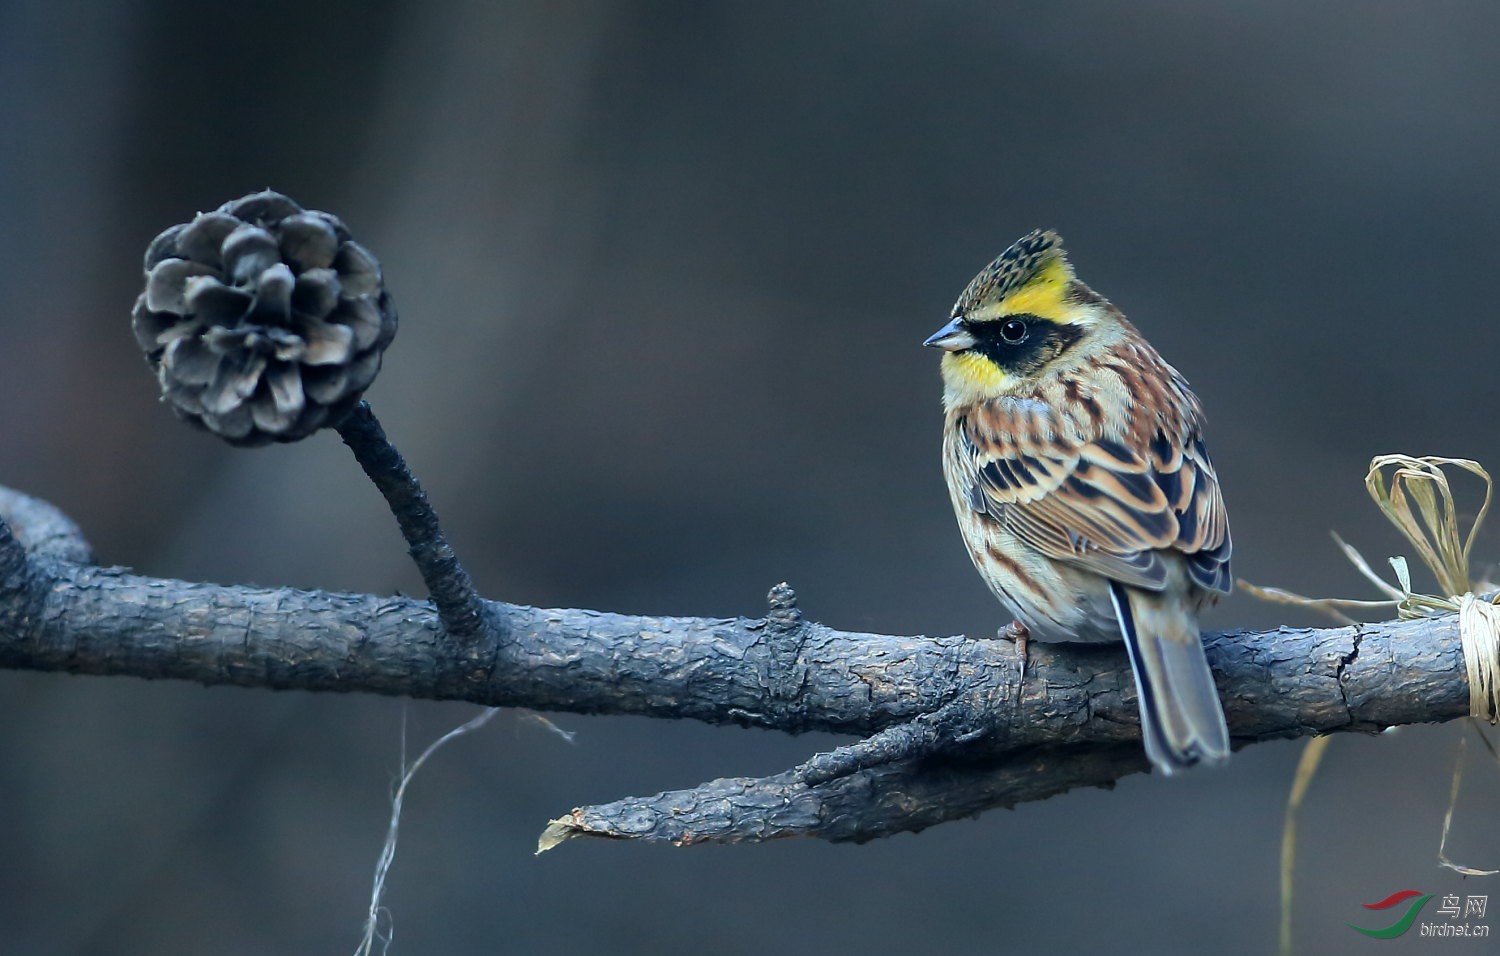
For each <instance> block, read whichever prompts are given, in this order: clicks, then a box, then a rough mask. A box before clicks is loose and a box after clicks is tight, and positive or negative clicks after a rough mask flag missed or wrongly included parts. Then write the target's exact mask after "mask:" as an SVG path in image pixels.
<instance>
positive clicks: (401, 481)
mask: <svg viewBox="0 0 1500 956" xmlns="http://www.w3.org/2000/svg"><path fill="white" fill-rule="evenodd" d="M338 433H339V437H340V438H342V439H343V440H344V444H346V445H348V446H349V450H350V451H352V452H354V457H355V458H356V459H357V460H358V461H359V465H360V467H361V468H363V469H364V471H365V474H366V475H369V476H370V480H371V481H373V482H374V483H375V487H376V488H379V489H380V493H381V494H382V495H384V496H385V500H386V504H388V505H390V508H391V514H393V515H395V516H396V523H397V524H399V525H400V526H401V535H402V537H404V538H406V543H407V546H408V550H409V552H410V554H411V557H412V560H413V561H415V562H416V563H417V570H418V571H420V572H421V573H422V580H423V582H424V583H425V584H426V585H427V592H428V593H429V594H430V595H432V603H433V604H434V605H435V606H436V607H437V611H438V616H439V617H440V618H441V619H442V622H443V627H444V628H445V629H446V630H447V631H448V633H449V634H451V635H453V636H454V637H455V638H458V639H459V640H462V641H471V640H473V639H474V638H475V637H476V636H477V635H478V634H479V633H480V632H481V631H482V630H483V628H484V626H485V624H486V623H487V621H486V616H485V610H484V601H483V600H482V599H481V598H480V597H479V594H478V592H476V591H475V590H474V582H473V580H472V579H470V577H469V572H468V571H466V570H464V566H463V565H462V564H461V563H459V560H458V556H457V555H456V554H455V553H454V551H453V547H452V546H451V545H449V544H448V539H447V536H446V535H444V534H443V528H442V525H441V524H440V523H439V522H438V516H437V512H435V511H433V509H432V505H431V504H429V503H428V501H427V494H426V492H424V491H423V490H422V485H421V484H420V483H419V482H418V481H417V479H416V476H414V475H413V474H412V473H411V470H410V469H409V468H407V467H406V461H405V460H404V459H402V457H401V453H400V452H398V451H397V450H396V446H395V445H393V444H391V441H390V439H388V438H386V436H385V429H383V428H381V427H380V422H379V421H378V420H376V418H375V413H374V412H372V411H371V410H370V403H369V402H360V403H359V404H358V405H357V406H355V408H354V410H353V411H352V412H350V413H349V414H348V416H346V417H345V418H344V420H343V421H341V422H340V423H339V425H338Z"/></svg>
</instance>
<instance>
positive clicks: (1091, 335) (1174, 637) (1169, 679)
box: [923, 230, 1232, 775]
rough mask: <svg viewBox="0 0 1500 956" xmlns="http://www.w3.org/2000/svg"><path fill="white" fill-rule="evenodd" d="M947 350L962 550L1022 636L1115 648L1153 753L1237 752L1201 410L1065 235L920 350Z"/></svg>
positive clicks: (1174, 766) (1207, 755) (1001, 278)
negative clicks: (1207, 634) (1212, 616)
mask: <svg viewBox="0 0 1500 956" xmlns="http://www.w3.org/2000/svg"><path fill="white" fill-rule="evenodd" d="M923 344H925V345H927V346H930V347H932V348H936V349H941V350H942V351H943V353H944V354H943V356H942V361H941V368H942V380H943V475H944V478H945V479H946V482H947V486H948V494H949V498H950V499H951V500H952V503H953V510H954V513H955V514H956V515H957V517H958V525H959V528H960V530H961V531H962V534H963V540H964V544H965V545H966V546H967V548H968V552H969V556H970V558H971V559H972V560H973V562H974V566H975V567H976V568H977V569H978V571H979V574H980V576H981V577H983V579H984V581H985V583H986V584H987V585H989V588H990V590H991V591H993V592H994V594H995V596H996V597H997V598H999V599H1000V603H1001V604H1003V605H1004V606H1005V607H1006V609H1007V610H1008V611H1009V612H1010V613H1011V614H1012V615H1013V616H1014V617H1015V623H1014V624H1012V625H1010V626H1009V628H1008V629H1002V632H1001V633H1002V635H1005V634H1006V632H1007V630H1008V633H1009V636H1012V637H1014V638H1016V639H1018V644H1019V650H1020V654H1021V660H1022V675H1021V680H1022V681H1024V679H1025V672H1024V667H1025V658H1026V641H1027V640H1029V639H1033V638H1034V639H1036V640H1040V641H1048V642H1068V641H1076V642H1114V641H1124V643H1125V647H1126V650H1127V653H1128V656H1129V658H1130V667H1131V672H1132V674H1133V676H1134V679H1135V686H1136V695H1137V698H1138V700H1139V708H1140V723H1141V736H1142V738H1143V741H1144V744H1145V750H1146V756H1147V757H1148V758H1149V760H1150V762H1151V764H1152V765H1153V766H1154V767H1156V768H1158V769H1160V770H1161V771H1162V772H1163V773H1164V774H1168V775H1170V774H1173V773H1176V772H1178V771H1181V770H1184V769H1186V768H1188V767H1191V766H1194V765H1198V764H1202V765H1213V764H1220V763H1222V762H1224V761H1225V760H1227V759H1228V757H1229V733H1228V728H1227V727H1226V725H1225V721H1224V710H1223V706H1222V704H1221V703H1220V701H1219V696H1218V690H1217V688H1216V687H1215V685H1214V678H1213V673H1212V671H1211V670H1210V669H1209V666H1208V659H1207V657H1206V655H1205V654H1204V650H1203V643H1202V637H1201V636H1200V633H1199V630H1198V614H1199V612H1200V611H1201V610H1202V608H1203V607H1204V606H1205V605H1208V604H1211V603H1213V602H1215V601H1217V600H1218V598H1219V597H1220V596H1221V595H1223V594H1227V593H1228V592H1229V590H1230V588H1231V586H1232V584H1231V583H1232V579H1231V577H1230V572H1229V558H1230V551H1231V544H1230V536H1229V522H1228V517H1227V515H1226V514H1225V510H1224V498H1223V495H1222V493H1221V492H1220V490H1219V481H1218V476H1217V475H1216V473H1215V472H1214V467H1213V463H1212V462H1211V461H1210V460H1209V456H1208V451H1207V449H1206V448H1205V446H1204V442H1203V429H1204V415H1203V406H1202V404H1201V403H1200V402H1199V400H1198V397H1197V396H1196V395H1194V394H1193V392H1192V390H1191V389H1190V388H1189V387H1188V383H1187V380H1186V379H1185V378H1183V376H1182V375H1181V373H1179V372H1178V371H1177V370H1176V369H1175V368H1173V367H1172V366H1171V365H1169V364H1167V362H1166V361H1165V360H1164V359H1162V357H1161V356H1160V355H1159V354H1158V353H1157V351H1156V349H1154V348H1153V347H1152V346H1151V344H1150V343H1148V342H1147V341H1146V339H1145V338H1144V337H1143V336H1142V335H1141V333H1140V332H1138V331H1137V330H1136V328H1135V326H1133V325H1132V324H1131V323H1130V322H1129V321H1127V320H1126V318H1125V315H1124V313H1123V312H1121V311H1120V310H1119V309H1118V308H1116V307H1115V306H1114V305H1113V304H1112V303H1110V302H1109V300H1107V299H1106V298H1104V297H1103V296H1102V295H1100V294H1099V293H1097V292H1095V291H1094V290H1093V289H1090V288H1089V287H1088V286H1087V285H1086V284H1084V282H1083V281H1082V280H1080V279H1079V278H1078V277H1077V275H1076V274H1075V272H1074V269H1073V266H1072V263H1071V262H1070V260H1069V258H1068V256H1067V254H1066V253H1065V252H1064V250H1063V244H1062V239H1061V238H1060V237H1059V236H1058V235H1057V233H1055V232H1052V231H1050V230H1047V231H1044V230H1037V231H1034V232H1031V233H1028V234H1027V235H1025V236H1023V237H1021V238H1020V239H1018V240H1016V242H1014V243H1013V244H1012V245H1011V246H1010V247H1009V248H1008V249H1006V250H1005V251H1004V252H1003V253H1001V254H1000V256H999V257H998V258H996V259H995V260H994V261H993V262H992V263H990V264H989V265H988V266H986V267H985V268H984V269H983V270H982V271H981V272H980V273H979V274H978V275H977V276H975V277H974V279H973V280H972V281H971V282H970V283H969V284H968V286H967V287H966V288H965V289H964V291H963V294H962V295H960V296H959V297H958V301H957V302H956V303H955V304H954V306H953V311H952V314H951V319H950V320H949V322H948V323H947V324H946V325H944V326H943V327H942V328H941V329H939V330H938V331H937V332H935V333H934V334H933V335H931V336H930V337H928V339H927V340H926V341H925V342H924V343H923Z"/></svg>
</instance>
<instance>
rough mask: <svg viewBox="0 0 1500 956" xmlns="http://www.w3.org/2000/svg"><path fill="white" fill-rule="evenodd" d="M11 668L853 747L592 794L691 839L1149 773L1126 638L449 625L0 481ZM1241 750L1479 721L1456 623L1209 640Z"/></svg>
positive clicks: (627, 830) (648, 625)
mask: <svg viewBox="0 0 1500 956" xmlns="http://www.w3.org/2000/svg"><path fill="white" fill-rule="evenodd" d="M0 518H3V519H4V522H8V523H9V525H10V528H12V529H13V530H14V532H15V534H14V537H12V535H11V531H10V530H7V529H6V525H5V524H4V523H0V667H6V668H13V669H30V670H49V671H64V672H68V673H77V674H116V675H130V676H135V677H142V678H174V679H180V680H191V681H197V682H199V683H203V684H235V685H239V686H245V687H263V688H272V689H299V690H315V691H345V692H351V691H356V692H365V693H378V694H389V695H398V696H406V697H419V698H433V699H448V700H467V701H472V702H474V703H478V704H484V705H488V706H508V707H527V708H532V709H535V710H542V711H571V712H574V713H611V714H639V715H646V716H652V717H662V718H672V719H682V718H691V719H695V720H702V721H706V722H710V723H733V724H741V725H753V726H759V727H768V728H775V729H778V730H783V731H787V732H789V733H800V732H804V731H811V730H819V731H831V732H836V733H845V734H851V735H855V736H857V737H860V738H862V739H860V740H858V741H857V742H855V743H852V744H850V745H848V746H845V747H840V748H838V749H836V750H834V751H832V752H830V753H827V754H819V755H817V756H815V757H813V758H812V759H810V760H809V761H807V762H806V763H804V764H803V765H801V766H799V767H796V768H793V769H792V770H789V771H787V772H785V773H781V774H777V775H775V776H771V777H766V778H761V779H745V778H735V779H728V780H716V781H712V782H710V783H708V784H704V785H703V786H701V787H697V788H695V789H693V790H688V791H678V792H670V793H663V794H658V795H656V796H654V797H647V798H631V799H627V800H622V801H618V802H616V803H610V804H603V805H599V806H594V807H585V808H582V809H578V810H575V811H573V812H572V813H571V814H568V815H567V816H565V817H562V818H560V819H559V820H556V821H553V823H552V824H551V825H550V826H549V827H548V829H547V831H546V833H545V834H544V836H543V840H542V848H543V849H545V848H547V847H548V846H551V845H555V843H557V842H559V841H561V840H563V839H567V838H568V837H571V836H576V835H597V836H609V837H628V838H637V839H653V840H669V841H672V842H676V843H695V842H701V841H705V840H715V841H724V842H737V841H746V840H763V839H769V838H773V837H780V836H791V835H811V836H818V837H823V838H826V839H832V840H856V841H859V840H868V839H872V838H875V837H879V836H884V835H887V834H890V833H894V832H898V831H903V830H920V829H922V828H924V827H927V826H930V825H932V824H934V823H938V822H941V821H944V820H949V819H954V818H958V817H966V816H972V815H974V814H976V813H978V812H980V811H982V810H984V809H987V808H989V807H994V806H1010V805H1013V804H1016V803H1019V802H1023V801H1027V800H1035V799H1040V798H1043V797H1047V796H1050V795H1052V794H1055V793H1059V792H1062V791H1064V790H1068V789H1071V788H1073V787H1077V786H1107V785H1109V784H1110V783H1112V782H1113V781H1114V780H1116V779H1118V778H1119V777H1120V776H1122V775H1124V774H1128V773H1133V772H1137V771H1141V770H1145V769H1146V768H1147V764H1146V761H1145V758H1144V756H1143V754H1142V753H1141V748H1140V736H1139V726H1138V722H1137V715H1136V703H1135V692H1134V686H1133V682H1132V680H1131V677H1130V668H1129V665H1128V663H1127V661H1126V659H1125V655H1124V653H1123V651H1121V650H1120V649H1119V648H1117V647H1108V646H1103V647H1101V646H1084V645H1071V646H1070V645H1041V644H1037V643H1035V642H1033V644H1032V645H1031V651H1030V659H1029V663H1028V665H1027V668H1026V672H1025V680H1024V683H1022V682H1020V681H1019V680H1018V677H1019V669H1018V667H1017V664H1018V660H1017V656H1016V651H1015V647H1014V645H1012V644H1010V643H1009V642H1005V641H997V640H969V639H966V638H964V637H961V636H954V637H925V636H889V635H880V634H864V633H857V632H847V631H840V630H836V629H834V628H831V627H827V626H825V625H822V624H817V623H813V622H810V621H805V620H803V618H802V616H801V614H800V613H799V612H798V611H797V608H796V601H795V595H794V594H793V593H792V592H791V589H790V588H787V587H785V586H778V587H777V588H775V589H773V590H772V592H771V596H770V603H771V607H770V610H769V612H768V613H767V615H766V616H765V617H764V618H725V619H709V618H687V617H643V616H632V615H622V614H609V613H604V612H599V611H588V610H574V609H539V608H531V607H524V606H519V605H511V604H505V603H501V602H486V613H485V618H486V626H485V627H484V629H483V630H482V632H481V633H480V634H478V635H476V636H475V637H473V638H472V639H471V640H468V641H462V642H459V641H454V640H452V639H451V638H450V637H448V636H447V635H446V633H445V631H444V629H443V627H442V625H441V623H440V621H439V619H438V615H437V613H436V612H435V611H434V610H433V608H432V606H431V605H430V604H428V603H427V602H424V601H417V600H412V599H410V598H402V597H377V596H372V595H362V594H338V593H328V592H321V591H301V590H293V589H289V588H278V589H264V588H249V587H235V586H219V585H212V584H201V583H192V582H185V581H173V580H165V579H159V578H151V577H143V576H140V575H135V574H131V573H130V572H129V571H127V570H126V569H122V568H101V567H95V566H92V565H90V564H88V563H87V548H86V546H85V545H84V544H83V541H82V538H81V536H79V535H78V533H77V530H76V528H74V527H73V526H72V524H71V522H68V521H67V519H66V518H65V517H64V516H62V515H61V514H59V513H58V512H56V511H55V510H54V509H51V508H50V507H49V506H46V505H45V504H42V503H40V502H37V501H36V500H35V499H30V498H27V497H25V496H22V495H18V494H17V493H15V492H8V491H4V490H3V489H0ZM1205 645H1206V648H1207V653H1208V658H1209V662H1210V664H1211V665H1212V667H1213V669H1214V673H1215V676H1216V678H1217V680H1218V685H1219V692H1220V695H1221V697H1222V699H1223V701H1224V710H1225V714H1226V716H1227V719H1228V722H1229V728H1230V732H1231V734H1232V735H1233V737H1234V738H1235V742H1236V744H1237V745H1239V746H1243V745H1245V744H1248V743H1251V742H1254V741H1258V740H1265V739H1269V738H1285V737H1298V736H1304V735H1309V734H1319V733H1331V732H1336V731H1377V730H1380V729H1383V728H1385V727H1388V726H1394V725H1399V724H1408V723H1418V722H1425V721H1441V720H1450V719H1453V718H1455V717H1461V716H1464V715H1466V714H1467V713H1468V706H1469V705H1468V687H1467V680H1466V677H1465V671H1464V664H1463V656H1462V648H1461V644H1460V640H1459V636H1458V628H1457V624H1456V621H1455V619H1454V618H1453V617H1445V618H1437V619H1430V620H1420V621H1406V622H1387V623H1381V624H1371V625H1361V626H1356V627H1338V628H1323V629H1297V628H1278V629H1276V630H1273V631H1266V632H1230V633H1223V634H1213V635H1209V636H1208V637H1207V638H1206V639H1205Z"/></svg>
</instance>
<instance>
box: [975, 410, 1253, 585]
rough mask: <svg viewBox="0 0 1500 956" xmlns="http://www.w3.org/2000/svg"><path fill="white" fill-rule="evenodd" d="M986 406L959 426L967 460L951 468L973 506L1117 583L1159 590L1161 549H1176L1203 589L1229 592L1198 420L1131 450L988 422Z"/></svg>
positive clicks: (1225, 534)
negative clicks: (963, 479) (965, 480)
mask: <svg viewBox="0 0 1500 956" xmlns="http://www.w3.org/2000/svg"><path fill="white" fill-rule="evenodd" d="M984 411H985V410H984V408H983V407H981V408H978V409H974V410H972V411H971V413H970V415H968V416H966V417H965V418H964V419H961V420H960V421H959V422H958V425H959V428H960V430H961V434H962V441H961V443H960V451H959V454H960V456H961V457H965V456H966V457H967V460H966V461H961V462H958V463H956V464H958V465H959V467H960V468H961V470H962V473H964V474H966V475H970V476H972V478H971V484H970V487H969V495H968V500H969V503H970V506H971V507H973V508H974V510H975V511H978V512H981V513H984V514H987V515H989V516H991V517H992V518H994V519H995V520H997V521H1003V522H1004V524H1005V526H1006V527H1007V529H1009V530H1010V531H1011V532H1012V533H1013V534H1015V535H1016V536H1017V537H1018V538H1020V539H1021V540H1022V541H1025V542H1026V543H1027V544H1028V545H1030V546H1031V547H1033V548H1035V549H1036V550H1038V551H1040V552H1042V553H1043V554H1045V555H1047V556H1048V557H1051V558H1055V559H1057V560H1059V561H1063V562H1066V563H1068V564H1072V565H1075V566H1077V567H1080V568H1084V569H1087V570H1089V571H1093V572H1095V573H1097V574H1100V575H1103V576H1104V577H1107V578H1111V579H1113V580H1116V581H1120V582H1121V583H1123V584H1128V585H1133V586H1135V587H1142V588H1148V589H1151V590H1160V589H1161V588H1163V587H1164V586H1165V583H1166V580H1167V568H1166V565H1165V563H1164V562H1163V560H1162V555H1163V554H1167V553H1171V552H1173V551H1176V552H1179V553H1181V554H1183V555H1185V556H1186V558H1187V567H1188V573H1189V576H1190V577H1191V578H1192V580H1193V581H1195V582H1196V583H1197V584H1199V585H1200V586H1201V587H1203V588H1205V589H1209V590H1215V591H1228V590H1229V586H1230V578H1229V556H1230V539H1229V525H1228V521H1227V519H1226V517H1225V514H1224V500H1223V497H1222V495H1221V494H1220V492H1219V483H1218V479H1217V477H1216V476H1215V475H1214V470H1213V465H1212V463H1211V462H1210V461H1209V458H1208V452H1207V450H1206V449H1205V448H1204V447H1203V440H1202V437H1201V435H1200V434H1199V427H1198V425H1197V423H1196V421H1193V422H1190V423H1188V427H1187V428H1186V431H1187V434H1185V435H1181V436H1173V435H1171V434H1169V433H1168V432H1167V430H1166V429H1165V428H1159V429H1158V430H1157V431H1156V433H1154V434H1153V435H1152V436H1151V437H1150V440H1149V441H1147V442H1143V443H1141V445H1142V447H1141V448H1140V449H1139V450H1136V449H1134V448H1132V447H1130V445H1128V444H1126V443H1125V442H1122V441H1118V440H1114V439H1110V438H1105V437H1102V436H1095V437H1088V436H1076V437H1074V438H1072V439H1069V438H1059V437H1057V436H1056V435H1038V434H1037V433H1036V432H1035V431H1031V430H1027V431H1029V432H1030V433H1029V434H1016V433H1014V432H1013V431H1012V430H1011V429H1007V428H999V427H986V425H987V423H986V422H984V421H983V413H984ZM1008 424H1011V425H1014V424H1015V420H1014V418H1012V419H1011V420H1010V421H1009V422H1008Z"/></svg>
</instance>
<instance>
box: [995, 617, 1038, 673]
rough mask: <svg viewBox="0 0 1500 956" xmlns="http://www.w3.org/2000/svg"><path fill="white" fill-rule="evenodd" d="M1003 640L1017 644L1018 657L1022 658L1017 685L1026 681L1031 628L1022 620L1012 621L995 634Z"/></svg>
mask: <svg viewBox="0 0 1500 956" xmlns="http://www.w3.org/2000/svg"><path fill="white" fill-rule="evenodd" d="M995 636H996V637H998V638H999V639H1000V640H1002V641H1010V642H1012V643H1013V644H1015V645H1016V657H1017V658H1019V659H1020V671H1021V673H1020V676H1019V677H1017V679H1016V686H1017V687H1018V688H1019V687H1020V685H1022V684H1024V683H1026V656H1027V653H1028V652H1029V651H1030V650H1031V630H1030V629H1029V628H1028V627H1027V626H1026V625H1025V624H1022V623H1021V622H1020V621H1011V622H1010V623H1009V624H1007V625H1005V626H1004V627H1002V628H1000V630H999V631H997V632H996V634H995Z"/></svg>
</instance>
